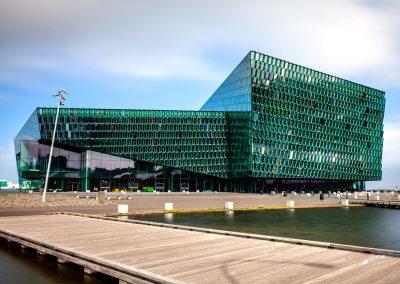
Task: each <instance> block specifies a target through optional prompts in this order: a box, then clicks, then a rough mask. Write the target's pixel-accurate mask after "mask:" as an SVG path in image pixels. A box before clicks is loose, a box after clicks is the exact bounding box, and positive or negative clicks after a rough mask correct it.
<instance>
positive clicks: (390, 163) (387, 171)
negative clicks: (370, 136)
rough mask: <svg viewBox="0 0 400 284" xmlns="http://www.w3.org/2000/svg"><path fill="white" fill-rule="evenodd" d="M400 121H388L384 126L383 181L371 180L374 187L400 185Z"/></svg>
mask: <svg viewBox="0 0 400 284" xmlns="http://www.w3.org/2000/svg"><path fill="white" fill-rule="evenodd" d="M399 141H400V123H397V124H396V123H387V124H385V127H384V143H383V158H382V164H383V168H382V171H383V177H382V181H379V182H370V183H369V185H370V186H371V187H373V188H382V187H383V188H394V187H396V186H397V187H400V149H399V145H400V144H399Z"/></svg>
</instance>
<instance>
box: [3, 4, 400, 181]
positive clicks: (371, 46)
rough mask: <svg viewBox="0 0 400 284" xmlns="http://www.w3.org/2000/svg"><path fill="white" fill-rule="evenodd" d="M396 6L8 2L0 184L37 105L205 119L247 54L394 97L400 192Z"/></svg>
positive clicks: (390, 157) (387, 162) (389, 126)
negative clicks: (185, 113)
mask: <svg viewBox="0 0 400 284" xmlns="http://www.w3.org/2000/svg"><path fill="white" fill-rule="evenodd" d="M399 15H400V2H399V1H397V0H393V1H391V0H382V1H378V0H335V1H312V0H302V1H292V0H280V1H269V0H268V1H267V0H264V1H256V0H247V1H238V0H229V1H225V0H221V1H215V0H214V1H209V0H202V1H190V0H181V1H177V0H169V1H162V0H158V1H153V0H143V1H135V0H130V1H123V0H118V1H106V0H104V1H102V0H96V1H95V0H85V1H82V0H68V1H64V0H35V1H30V0H26V1H25V0H17V1H16V0H1V2H0V114H1V117H0V119H1V123H0V133H1V137H2V139H1V140H0V179H1V178H5V179H7V180H11V181H14V182H16V181H17V172H16V165H15V152H14V147H13V139H14V137H15V136H16V135H17V133H18V131H19V130H20V129H21V128H22V126H23V125H24V123H25V121H26V120H27V119H28V117H29V115H30V114H31V113H32V112H33V110H34V109H35V108H36V107H38V106H48V107H53V106H56V101H55V100H54V98H53V96H52V94H53V93H54V92H55V91H56V90H58V89H59V88H66V89H68V90H69V91H70V96H69V98H68V101H67V102H66V106H67V107H94V108H144V109H188V110H197V109H199V108H200V107H201V106H202V104H203V103H204V102H205V101H206V100H207V98H208V97H209V96H210V95H211V94H212V93H213V92H214V91H215V89H216V88H217V87H218V86H219V84H221V83H222V81H223V80H224V78H226V77H227V76H228V75H229V73H230V71H232V70H233V68H234V67H235V66H236V65H237V64H238V63H239V62H240V61H241V59H242V58H243V57H244V56H245V55H246V54H247V53H248V52H249V51H250V50H256V51H259V52H263V53H266V54H269V55H271V56H274V57H278V58H282V59H285V60H288V61H290V62H294V63H297V64H300V65H304V66H307V67H311V68H313V69H317V70H320V71H322V72H326V73H329V74H333V75H335V76H338V77H342V78H345V79H348V80H351V81H356V82H358V83H361V84H364V85H367V86H371V87H374V88H377V89H380V90H383V91H385V92H386V111H385V120H384V123H385V126H384V140H385V142H384V152H383V180H382V181H380V182H370V183H368V186H369V187H370V188H393V187H396V186H399V187H400V151H399V149H398V148H399V146H400V143H399V141H400V113H399V112H398V111H397V110H398V109H399V107H400V17H399Z"/></svg>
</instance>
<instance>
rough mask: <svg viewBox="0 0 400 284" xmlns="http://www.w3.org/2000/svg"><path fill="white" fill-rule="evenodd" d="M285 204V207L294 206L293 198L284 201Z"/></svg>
mask: <svg viewBox="0 0 400 284" xmlns="http://www.w3.org/2000/svg"><path fill="white" fill-rule="evenodd" d="M286 206H287V208H294V201H293V200H288V201H286Z"/></svg>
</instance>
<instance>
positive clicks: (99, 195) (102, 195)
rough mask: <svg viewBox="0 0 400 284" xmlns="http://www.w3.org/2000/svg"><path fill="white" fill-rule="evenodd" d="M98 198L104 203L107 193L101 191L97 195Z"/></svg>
mask: <svg viewBox="0 0 400 284" xmlns="http://www.w3.org/2000/svg"><path fill="white" fill-rule="evenodd" d="M97 197H98V198H99V203H104V201H105V199H106V193H105V192H104V191H99V192H98V193H97Z"/></svg>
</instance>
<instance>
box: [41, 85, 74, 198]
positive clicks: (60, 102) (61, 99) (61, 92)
mask: <svg viewBox="0 0 400 284" xmlns="http://www.w3.org/2000/svg"><path fill="white" fill-rule="evenodd" d="M64 95H68V92H67V91H65V90H64V89H61V90H59V91H57V93H55V94H54V97H58V106H57V113H56V119H55V122H54V129H53V135H52V139H51V146H50V155H49V163H48V164H47V171H46V180H45V182H44V189H43V196H42V203H46V192H47V187H48V185H49V174H50V167H51V159H52V157H53V149H54V140H55V138H56V130H57V123H58V115H59V113H60V108H61V106H62V105H63V104H64V101H65V97H64Z"/></svg>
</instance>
